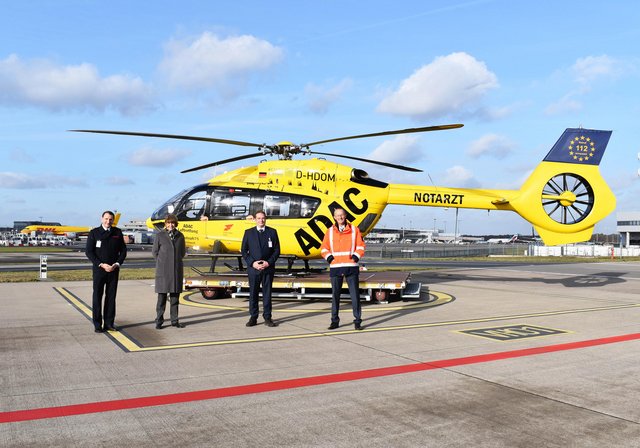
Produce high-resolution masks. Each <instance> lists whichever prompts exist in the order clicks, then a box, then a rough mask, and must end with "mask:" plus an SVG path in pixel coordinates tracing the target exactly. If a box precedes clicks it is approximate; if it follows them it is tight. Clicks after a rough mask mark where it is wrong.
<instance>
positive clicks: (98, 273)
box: [85, 211, 127, 333]
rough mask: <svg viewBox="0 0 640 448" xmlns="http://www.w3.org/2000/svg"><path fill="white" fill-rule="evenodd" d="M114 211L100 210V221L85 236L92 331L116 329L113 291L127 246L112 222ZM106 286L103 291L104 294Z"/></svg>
mask: <svg viewBox="0 0 640 448" xmlns="http://www.w3.org/2000/svg"><path fill="white" fill-rule="evenodd" d="M114 217H115V215H114V214H113V212H111V211H106V212H104V213H103V214H102V225H101V226H98V227H96V228H95V229H91V231H90V232H89V236H88V237H87V248H86V251H85V253H86V254H87V258H88V259H89V260H91V263H92V264H93V326H94V327H95V332H96V333H102V332H103V331H117V328H116V326H115V323H114V321H115V318H116V292H117V290H118V276H119V273H120V265H121V264H122V263H123V262H124V259H125V258H126V256H127V246H126V244H125V242H124V236H123V235H122V231H121V230H120V229H118V228H117V227H114V226H112V224H113V219H114ZM105 288H106V294H105ZM103 294H105V298H104V326H103V324H102V320H103V312H102V295H103Z"/></svg>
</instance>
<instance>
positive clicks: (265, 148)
mask: <svg viewBox="0 0 640 448" xmlns="http://www.w3.org/2000/svg"><path fill="white" fill-rule="evenodd" d="M462 126H464V125H462V124H445V125H438V126H427V127H421V128H409V129H399V130H395V131H384V132H375V133H372V134H359V135H351V136H347V137H338V138H332V139H328V140H318V141H315V142H311V143H305V144H302V145H297V144H294V143H291V142H286V141H283V142H280V143H277V144H274V145H267V144H264V143H263V144H259V143H251V142H244V141H240V140H228V139H221V138H211V137H195V136H190V135H175V134H157V133H150V132H128V131H103V130H90V129H74V130H72V131H71V132H91V133H95V134H114V135H131V136H136V137H155V138H170V139H178V140H195V141H201V142H211V143H224V144H229V145H237V146H252V147H255V148H258V151H259V152H258V153H257V154H246V155H242V156H237V157H231V158H229V159H223V160H219V161H217V162H212V163H207V164H205V165H200V166H197V167H194V168H189V169H186V170H183V171H181V172H182V173H189V172H192V171H197V170H202V169H205V168H210V167H212V166H217V165H222V164H225V163H229V162H236V161H238V160H244V159H250V158H253V157H260V156H262V155H268V156H277V157H278V158H279V159H282V160H290V159H291V157H292V156H294V155H298V154H303V155H306V154H320V155H327V156H332V157H342V158H345V159H351V160H358V161H360V162H367V163H373V164H376V165H381V166H386V167H389V168H395V169H399V170H404V171H413V172H419V171H422V170H420V169H418V168H412V167H408V166H404V165H396V164H394V163H390V162H381V161H378V160H369V159H364V158H360V157H354V156H347V155H343V154H332V153H328V152H316V151H311V150H310V149H309V147H310V146H314V145H321V144H324V143H331V142H337V141H341V140H352V139H357V138H369V137H381V136H385V135H397V134H410V133H416V132H430V131H444V130H447V129H457V128H461V127H462Z"/></svg>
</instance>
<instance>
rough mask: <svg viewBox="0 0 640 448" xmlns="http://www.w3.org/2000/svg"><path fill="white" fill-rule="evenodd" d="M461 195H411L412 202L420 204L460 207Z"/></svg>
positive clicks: (462, 196)
mask: <svg viewBox="0 0 640 448" xmlns="http://www.w3.org/2000/svg"><path fill="white" fill-rule="evenodd" d="M463 198H464V195H463V194H446V193H445V194H441V193H413V202H419V203H422V204H451V205H462V199H463Z"/></svg>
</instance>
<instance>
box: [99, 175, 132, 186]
mask: <svg viewBox="0 0 640 448" xmlns="http://www.w3.org/2000/svg"><path fill="white" fill-rule="evenodd" d="M106 182H107V185H114V186H120V185H135V182H134V181H133V180H131V179H129V178H128V177H122V176H111V177H108V178H107V179H106Z"/></svg>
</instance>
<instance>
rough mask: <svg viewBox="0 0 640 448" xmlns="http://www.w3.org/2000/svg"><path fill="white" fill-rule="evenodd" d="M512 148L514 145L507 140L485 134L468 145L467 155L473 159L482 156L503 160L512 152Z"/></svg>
mask: <svg viewBox="0 0 640 448" xmlns="http://www.w3.org/2000/svg"><path fill="white" fill-rule="evenodd" d="M514 148H515V144H514V143H513V142H512V141H511V140H509V139H508V138H506V137H504V136H502V135H497V134H487V135H484V136H482V137H480V138H479V139H478V140H476V141H474V142H472V143H471V145H469V149H467V155H468V156H470V157H473V158H474V159H476V158H478V157H482V156H489V157H493V158H495V159H504V158H505V157H507V156H509V155H510V154H511V153H512V152H513V150H514Z"/></svg>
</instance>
